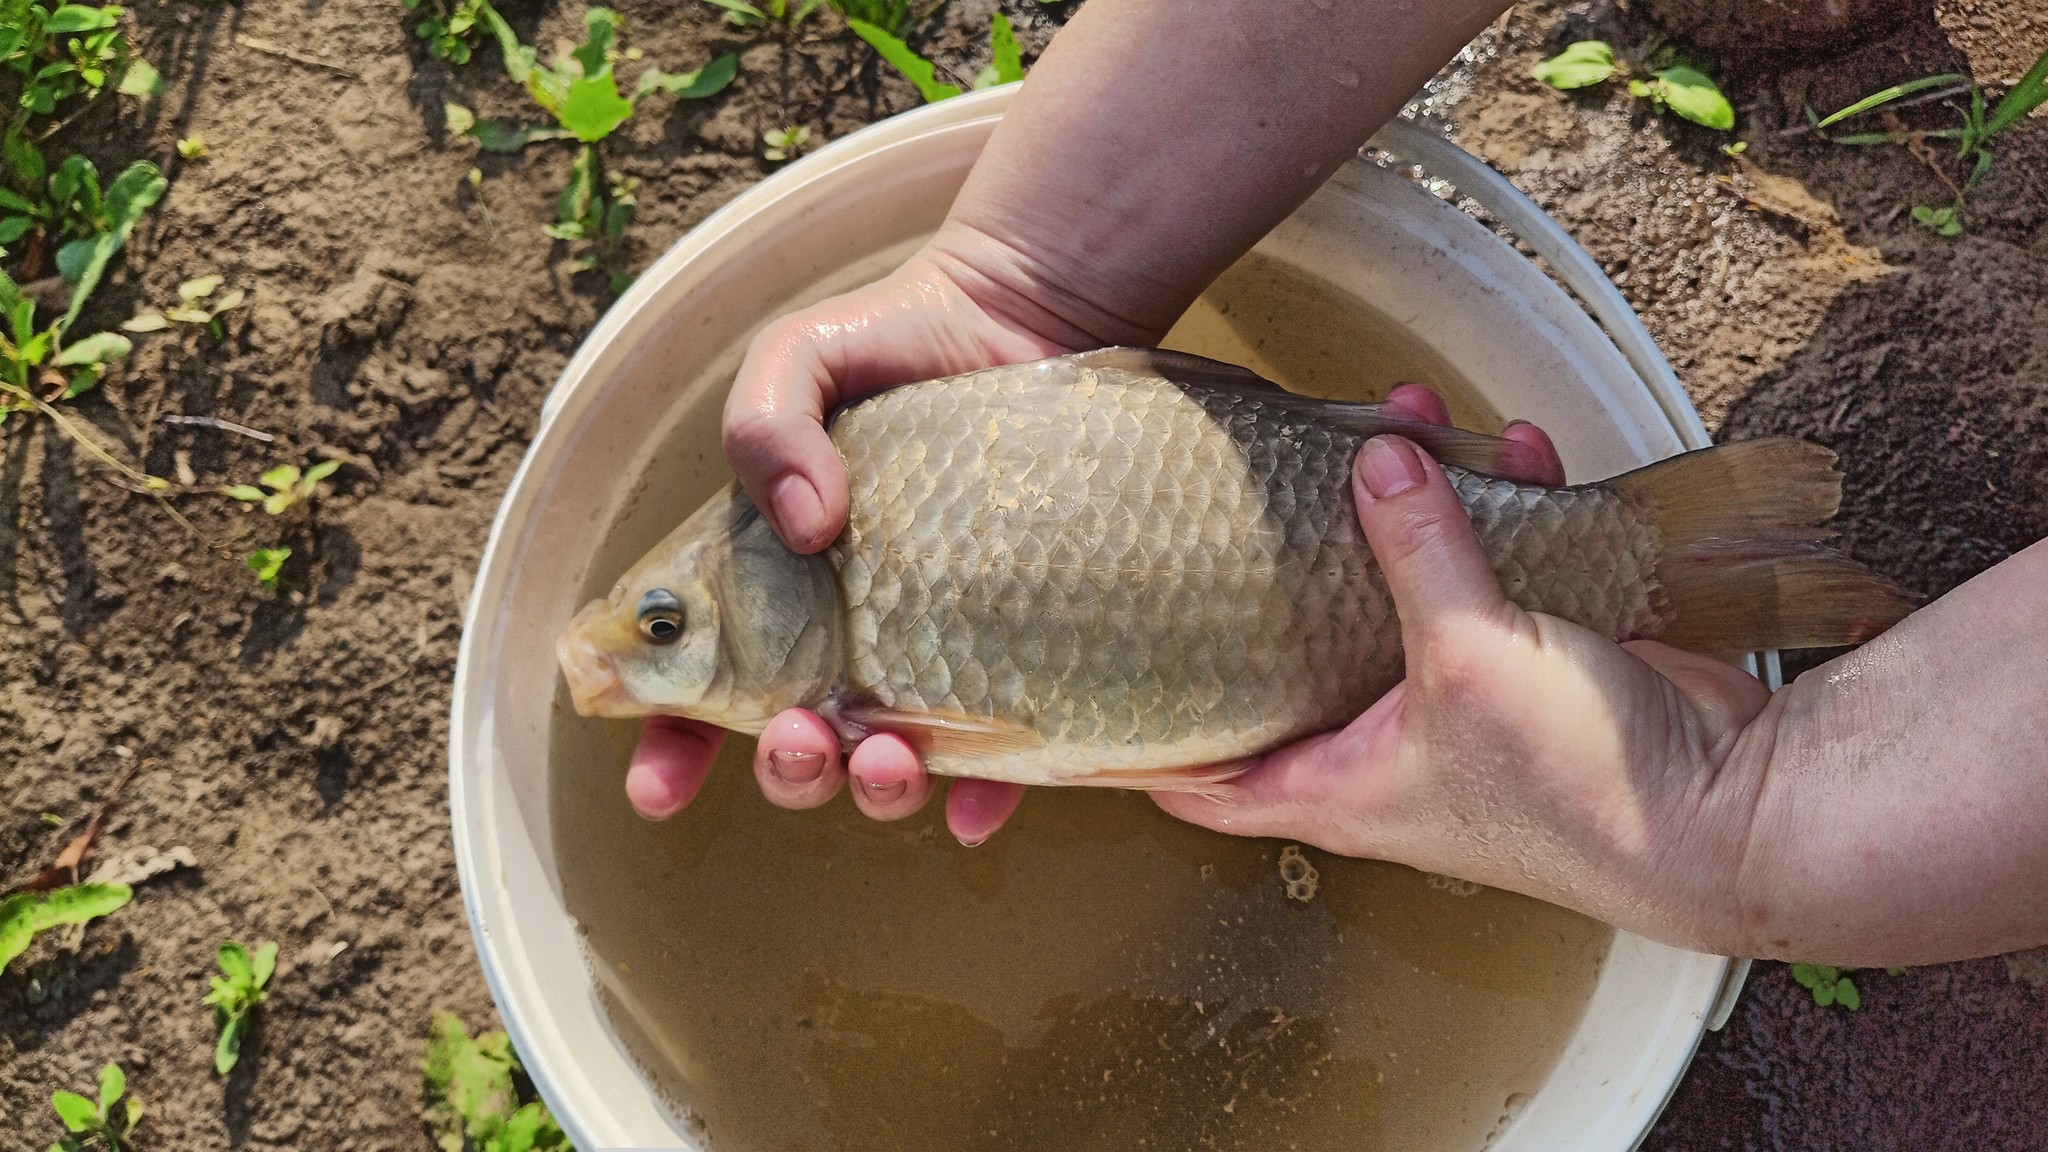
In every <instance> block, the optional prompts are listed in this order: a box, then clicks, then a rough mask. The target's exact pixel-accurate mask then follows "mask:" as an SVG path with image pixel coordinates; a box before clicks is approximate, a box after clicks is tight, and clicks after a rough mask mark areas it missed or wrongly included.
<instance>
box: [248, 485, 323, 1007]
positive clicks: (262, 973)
mask: <svg viewBox="0 0 2048 1152" xmlns="http://www.w3.org/2000/svg"><path fill="white" fill-rule="evenodd" d="M339 467H341V461H339V460H329V461H327V462H325V463H322V464H316V465H314V466H313V467H311V468H309V469H307V470H306V478H307V479H309V480H316V481H317V480H324V479H326V478H327V477H329V476H331V475H333V474H334V470H335V469H336V468H339ZM323 469H325V470H324V471H323ZM275 971H277V941H275V940H265V941H264V942H263V945H262V947H260V948H258V949H256V955H255V957H254V958H253V959H251V960H250V962H249V973H250V975H251V976H252V977H253V978H254V979H255V981H256V988H257V990H258V991H261V990H262V989H263V988H264V986H266V985H268V984H269V983H270V974H271V973H273V972H275Z"/></svg>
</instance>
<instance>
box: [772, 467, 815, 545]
mask: <svg viewBox="0 0 2048 1152" xmlns="http://www.w3.org/2000/svg"><path fill="white" fill-rule="evenodd" d="M768 500H769V502H770V503H772V504H773V505H775V522H776V523H777V524H779V525H781V526H782V533H783V536H784V538H786V539H788V540H789V542H790V543H792V544H806V543H809V542H810V541H812V540H815V539H817V537H818V535H819V534H820V533H822V532H823V531H824V528H825V525H824V520H825V502H824V501H823V500H821V499H819V498H818V490H817V489H816V488H813V487H812V486H811V482H810V481H809V480H808V479H806V478H804V477H803V476H800V475H797V474H796V473H793V472H792V473H791V474H789V475H787V476H784V477H783V478H782V479H780V480H777V481H776V482H775V489H774V491H773V492H771V493H770V494H769V496H768Z"/></svg>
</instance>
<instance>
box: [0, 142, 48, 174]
mask: <svg viewBox="0 0 2048 1152" xmlns="http://www.w3.org/2000/svg"><path fill="white" fill-rule="evenodd" d="M0 158H4V159H5V160H6V161H7V166H8V167H9V168H12V169H14V174H15V176H16V178H17V179H19V181H20V182H21V186H22V187H24V188H28V187H34V186H36V185H39V184H41V183H42V182H43V177H44V176H45V175H46V174H47V173H48V171H49V169H48V166H47V164H46V163H45V161H44V160H43V153H42V150H41V149H39V148H37V147H36V146H35V145H34V144H31V143H29V140H28V137H27V136H25V135H23V134H22V133H21V132H19V131H9V132H7V133H6V134H5V135H4V136H0Z"/></svg>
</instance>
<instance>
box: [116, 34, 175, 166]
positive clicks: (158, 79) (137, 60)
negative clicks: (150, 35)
mask: <svg viewBox="0 0 2048 1152" xmlns="http://www.w3.org/2000/svg"><path fill="white" fill-rule="evenodd" d="M114 90H115V91H117V92H119V93H120V94H121V95H123V96H136V97H141V98H144V99H147V98H148V97H151V96H154V95H156V94H157V93H159V92H162V91H163V90H164V78H163V75H162V74H161V73H159V72H158V71H157V70H156V69H155V68H153V67H151V66H150V63H149V61H147V60H144V59H143V58H142V57H140V56H135V57H131V58H130V59H129V61H128V68H127V70H126V71H124V72H122V73H121V82H120V83H119V84H117V85H115V87H114ZM187 159H190V157H187Z"/></svg>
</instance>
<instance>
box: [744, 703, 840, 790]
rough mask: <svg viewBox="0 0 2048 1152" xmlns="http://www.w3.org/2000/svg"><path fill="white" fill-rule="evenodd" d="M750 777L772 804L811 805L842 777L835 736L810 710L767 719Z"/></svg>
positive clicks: (837, 742)
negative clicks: (757, 783) (752, 776)
mask: <svg viewBox="0 0 2048 1152" xmlns="http://www.w3.org/2000/svg"><path fill="white" fill-rule="evenodd" d="M754 779H755V780H756V781H757V782H759V784H760V785H761V795H763V796H766V797H767V798H768V802H769V803H770V804H773V805H775V806H776V807H777V808H816V807H817V806H818V805H820V804H823V803H824V802H825V801H827V800H830V799H831V798H832V797H833V795H834V794H836V793H837V792H838V791H839V785H840V784H842V783H844V782H845V781H846V770H845V768H844V767H843V766H842V765H841V764H840V759H839V735H838V734H837V733H836V732H834V731H833V730H832V726H831V725H829V724H827V723H825V721H824V720H822V719H820V718H819V716H818V714H817V713H815V712H807V711H805V710H804V709H802V708H791V709H789V710H788V711H786V712H783V713H782V714H781V715H779V716H777V717H776V718H775V719H773V720H771V721H769V723H768V727H766V728H764V729H762V730H761V739H760V742H759V743H758V744H757V745H756V746H755V748H754Z"/></svg>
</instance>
